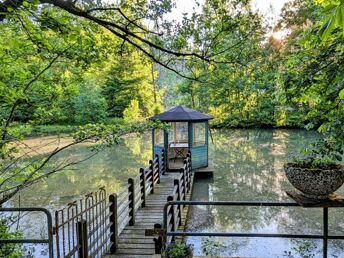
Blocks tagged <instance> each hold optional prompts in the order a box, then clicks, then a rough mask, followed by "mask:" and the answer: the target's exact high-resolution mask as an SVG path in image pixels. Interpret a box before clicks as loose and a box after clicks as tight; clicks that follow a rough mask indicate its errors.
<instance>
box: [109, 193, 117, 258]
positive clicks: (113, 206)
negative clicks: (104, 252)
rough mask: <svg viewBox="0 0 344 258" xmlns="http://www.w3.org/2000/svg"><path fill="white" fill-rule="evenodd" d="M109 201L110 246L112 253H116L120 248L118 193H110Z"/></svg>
mask: <svg viewBox="0 0 344 258" xmlns="http://www.w3.org/2000/svg"><path fill="white" fill-rule="evenodd" d="M109 203H110V207H109V210H110V214H111V215H110V225H111V226H110V233H112V234H111V237H110V242H111V243H112V244H111V246H110V253H111V254H114V253H116V250H117V248H118V221H117V194H110V195H109Z"/></svg>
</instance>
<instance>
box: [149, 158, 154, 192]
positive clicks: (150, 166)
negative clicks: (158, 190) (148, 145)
mask: <svg viewBox="0 0 344 258" xmlns="http://www.w3.org/2000/svg"><path fill="white" fill-rule="evenodd" d="M149 170H150V171H152V182H151V188H152V189H151V194H153V193H154V167H153V160H150V161H149Z"/></svg>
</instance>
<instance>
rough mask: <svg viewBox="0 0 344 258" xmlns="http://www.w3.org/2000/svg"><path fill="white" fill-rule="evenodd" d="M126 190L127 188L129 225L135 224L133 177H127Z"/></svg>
mask: <svg viewBox="0 0 344 258" xmlns="http://www.w3.org/2000/svg"><path fill="white" fill-rule="evenodd" d="M128 184H129V187H128V190H129V195H128V199H129V218H130V220H129V226H134V224H135V185H134V179H132V178H129V179H128Z"/></svg>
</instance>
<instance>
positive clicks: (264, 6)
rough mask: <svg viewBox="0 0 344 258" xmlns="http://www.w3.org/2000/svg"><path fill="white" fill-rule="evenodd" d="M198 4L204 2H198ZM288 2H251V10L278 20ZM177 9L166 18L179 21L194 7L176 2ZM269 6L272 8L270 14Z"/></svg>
mask: <svg viewBox="0 0 344 258" xmlns="http://www.w3.org/2000/svg"><path fill="white" fill-rule="evenodd" d="M198 1H199V2H200V3H202V2H204V0H198ZM289 1H290V0H252V9H253V10H254V11H259V12H260V13H261V14H263V15H267V16H269V18H271V17H273V18H274V20H275V19H277V18H278V16H279V15H280V13H281V9H282V7H283V5H284V4H285V3H286V2H289ZM176 4H177V8H174V9H173V11H172V13H170V14H168V15H167V16H166V18H167V19H171V20H172V19H177V20H179V19H181V17H182V15H181V14H182V13H185V12H187V13H191V12H192V10H193V8H194V7H195V6H196V4H195V1H194V0H176ZM270 6H271V7H272V8H273V9H272V10H273V13H271V9H270Z"/></svg>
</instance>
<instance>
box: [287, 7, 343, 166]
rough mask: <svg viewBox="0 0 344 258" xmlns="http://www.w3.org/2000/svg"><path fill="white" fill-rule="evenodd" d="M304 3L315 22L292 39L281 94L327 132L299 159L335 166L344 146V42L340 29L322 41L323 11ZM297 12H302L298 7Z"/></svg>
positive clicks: (304, 162)
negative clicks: (343, 94)
mask: <svg viewBox="0 0 344 258" xmlns="http://www.w3.org/2000/svg"><path fill="white" fill-rule="evenodd" d="M303 5H306V6H307V8H308V10H309V11H310V13H309V16H310V17H312V19H314V24H309V25H308V26H310V27H311V28H304V27H299V28H298V30H296V31H295V34H294V37H292V38H291V39H290V43H289V44H290V45H289V46H288V47H287V48H286V50H285V55H286V58H285V61H284V64H285V66H284V71H283V73H281V77H280V79H281V82H282V83H283V90H282V91H281V94H280V98H281V100H282V101H283V103H285V104H286V105H287V104H288V105H290V106H292V107H298V109H300V108H301V109H303V110H304V122H305V124H306V126H305V128H306V129H317V130H318V131H319V132H320V133H321V134H323V138H322V139H321V140H320V141H318V142H316V143H314V144H313V145H311V146H309V147H307V148H305V149H304V150H303V152H302V153H301V157H300V158H296V159H295V161H296V162H297V163H299V164H301V165H303V166H306V165H307V166H317V167H319V166H320V167H326V166H330V167H331V166H335V163H337V162H339V161H341V160H342V155H343V147H344V127H343V122H342V121H344V120H343V119H344V105H343V101H342V100H341V95H342V93H341V92H342V90H343V87H344V84H343V82H344V69H343V60H344V45H343V41H342V37H341V35H339V34H338V33H333V34H331V35H330V34H328V37H327V40H326V41H321V40H320V39H319V37H318V34H317V30H318V29H319V27H320V26H321V17H322V11H321V10H319V7H318V6H315V5H313V6H312V5H307V4H301V7H300V8H299V10H301V9H302V8H303V7H302V6H303ZM293 15H295V16H297V15H299V14H298V11H296V12H295V13H294V14H293ZM305 18H306V17H305ZM300 25H301V24H300Z"/></svg>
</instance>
